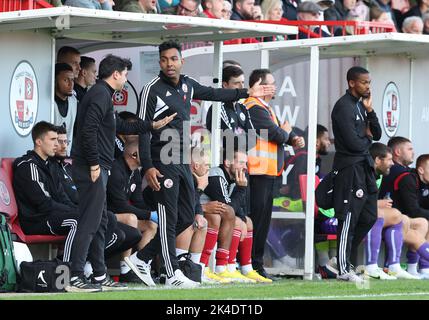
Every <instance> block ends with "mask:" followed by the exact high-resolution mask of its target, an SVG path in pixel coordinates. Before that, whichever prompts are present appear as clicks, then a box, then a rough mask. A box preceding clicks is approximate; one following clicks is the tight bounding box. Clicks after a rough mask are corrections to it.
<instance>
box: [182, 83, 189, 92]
mask: <svg viewBox="0 0 429 320" xmlns="http://www.w3.org/2000/svg"><path fill="white" fill-rule="evenodd" d="M182 90H183V92H185V93H186V92H188V86H187V85H186V83H184V84H182Z"/></svg>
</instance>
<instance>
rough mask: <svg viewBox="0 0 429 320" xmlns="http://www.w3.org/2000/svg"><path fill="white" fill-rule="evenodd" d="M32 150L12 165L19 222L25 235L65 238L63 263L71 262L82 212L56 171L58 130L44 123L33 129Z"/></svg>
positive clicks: (37, 124) (36, 125)
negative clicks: (70, 197)
mask: <svg viewBox="0 0 429 320" xmlns="http://www.w3.org/2000/svg"><path fill="white" fill-rule="evenodd" d="M31 136H32V139H33V143H34V148H33V150H29V151H27V154H25V155H23V156H22V157H19V158H16V160H15V161H14V163H13V189H14V191H15V195H16V201H17V204H18V212H19V214H18V218H19V222H20V224H21V227H22V230H23V231H24V233H25V234H45V235H66V236H67V238H66V242H65V247H64V256H63V260H64V261H69V260H70V254H71V244H72V242H73V239H74V236H75V233H76V229H77V221H78V219H79V210H78V208H77V206H76V205H75V204H74V203H73V202H72V201H70V199H69V197H68V196H67V194H66V193H65V192H64V189H63V187H62V185H61V183H60V181H59V179H58V175H57V172H56V170H55V166H56V164H55V160H53V158H52V157H54V156H55V150H56V149H57V148H58V134H57V127H56V126H54V125H53V124H51V123H48V122H45V121H41V122H38V123H36V124H35V125H34V127H33V129H32V131H31Z"/></svg>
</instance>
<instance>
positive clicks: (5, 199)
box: [0, 158, 65, 244]
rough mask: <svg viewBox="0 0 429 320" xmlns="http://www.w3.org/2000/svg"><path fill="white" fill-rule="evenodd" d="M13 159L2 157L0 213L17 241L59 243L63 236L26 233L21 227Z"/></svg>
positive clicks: (0, 169) (62, 240)
mask: <svg viewBox="0 0 429 320" xmlns="http://www.w3.org/2000/svg"><path fill="white" fill-rule="evenodd" d="M13 160H14V159H11V158H7V159H3V160H2V162H1V167H0V213H2V214H4V215H6V217H7V219H8V223H9V225H10V228H11V232H12V234H15V235H16V237H17V238H18V240H19V241H21V242H24V243H27V244H31V243H59V242H64V240H65V237H64V236H53V235H52V236H51V235H26V234H24V232H23V231H22V229H21V226H20V224H19V220H18V206H17V204H16V199H15V194H14V192H13V188H12V179H11V178H12V176H13V175H12V174H13V172H12V163H13Z"/></svg>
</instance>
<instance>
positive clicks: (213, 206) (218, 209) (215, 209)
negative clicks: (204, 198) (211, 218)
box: [201, 201, 226, 215]
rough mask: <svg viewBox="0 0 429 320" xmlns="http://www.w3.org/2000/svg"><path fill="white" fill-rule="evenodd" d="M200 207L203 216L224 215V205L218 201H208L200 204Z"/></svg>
mask: <svg viewBox="0 0 429 320" xmlns="http://www.w3.org/2000/svg"><path fill="white" fill-rule="evenodd" d="M201 207H202V208H203V211H204V213H205V214H220V215H222V214H224V213H226V204H224V203H222V202H219V201H210V202H207V203H205V204H202V205H201Z"/></svg>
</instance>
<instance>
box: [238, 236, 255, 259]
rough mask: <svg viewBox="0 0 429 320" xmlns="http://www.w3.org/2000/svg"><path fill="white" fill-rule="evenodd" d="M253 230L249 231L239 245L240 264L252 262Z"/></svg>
mask: <svg viewBox="0 0 429 320" xmlns="http://www.w3.org/2000/svg"><path fill="white" fill-rule="evenodd" d="M252 244H253V230H252V231H247V234H246V237H245V238H244V240H243V241H241V242H240V244H239V246H238V251H239V257H240V265H242V266H246V265H248V264H252Z"/></svg>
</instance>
